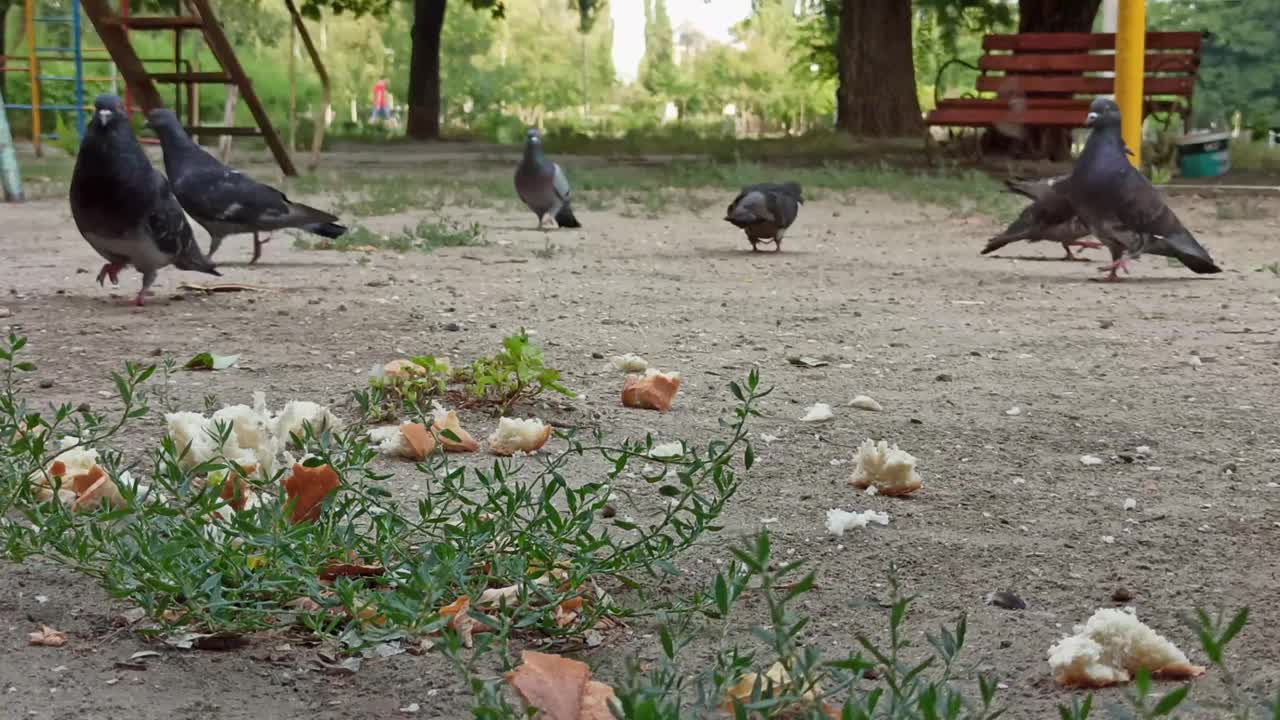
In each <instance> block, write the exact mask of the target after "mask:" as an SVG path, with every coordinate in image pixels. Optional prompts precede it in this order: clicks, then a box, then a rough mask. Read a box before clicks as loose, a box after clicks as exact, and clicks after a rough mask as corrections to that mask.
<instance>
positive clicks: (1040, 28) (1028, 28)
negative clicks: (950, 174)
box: [988, 0, 1102, 160]
mask: <svg viewBox="0 0 1280 720" xmlns="http://www.w3.org/2000/svg"><path fill="white" fill-rule="evenodd" d="M1101 4H1102V0H1018V32H1020V33H1028V32H1090V31H1092V30H1093V18H1094V16H1095V15H1097V14H1098V6H1099V5H1101ZM989 135H991V134H990V133H989ZM991 140H992V141H993V142H992V143H989V145H988V149H995V148H992V147H990V145H995V144H1000V141H999V140H998V139H997V138H995V137H992V138H991ZM1017 145H1019V146H1020V148H1019V149H1020V150H1021V151H1022V152H1023V153H1026V154H1028V155H1031V156H1033V157H1042V158H1048V159H1050V160H1069V159H1070V158H1071V131H1070V130H1069V129H1067V128H1025V134H1024V135H1023V137H1022V138H1021V139H1020V140H1019V142H1018V143H1017Z"/></svg>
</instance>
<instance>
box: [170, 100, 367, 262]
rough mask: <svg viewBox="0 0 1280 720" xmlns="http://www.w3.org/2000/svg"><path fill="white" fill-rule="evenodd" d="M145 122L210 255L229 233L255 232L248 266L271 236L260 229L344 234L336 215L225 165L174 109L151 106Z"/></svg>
mask: <svg viewBox="0 0 1280 720" xmlns="http://www.w3.org/2000/svg"><path fill="white" fill-rule="evenodd" d="M147 120H148V122H147V126H148V127H150V128H151V129H152V130H155V132H156V135H158V136H160V146H161V147H162V148H164V169H165V172H166V173H168V175H169V182H171V183H173V192H174V194H175V195H177V197H178V201H179V202H181V203H182V207H183V209H184V210H186V211H187V213H188V214H190V215H191V217H193V218H195V221H196V222H198V223H200V225H201V227H203V228H204V229H205V230H207V231H208V233H209V238H210V241H209V256H210V257H212V256H213V254H214V253H215V252H217V251H218V247H219V246H220V245H222V240H223V238H225V237H227V236H228V235H240V234H244V233H253V259H251V260H250V261H249V264H251V265H252V264H253V263H256V262H258V258H260V257H262V246H263V245H265V244H266V243H267V242H268V241H270V239H271V238H270V237H268V238H267V239H266V240H261V239H259V234H260V233H270V232H272V231H274V230H284V229H286V228H298V229H300V230H306V231H307V232H309V233H312V234H314V235H319V236H321V237H326V238H330V239H333V238H337V237H341V236H342V235H343V234H344V233H346V232H347V228H346V227H344V226H342V225H339V224H338V223H337V219H338V218H337V217H335V216H333V215H330V214H329V213H327V212H324V211H323V210H317V209H315V208H313V207H308V206H306V205H303V204H301V203H296V202H293V201H292V200H290V199H289V198H287V197H285V195H284V193H282V192H280V191H279V190H276V189H275V188H273V187H270V186H268V185H263V184H262V183H260V182H257V181H255V180H253V179H251V178H249V177H247V176H245V175H243V174H241V173H240V172H239V171H236V170H232V169H231V168H229V167H227V166H226V165H223V164H222V163H221V162H219V161H218V160H217V159H216V158H214V157H213V156H212V155H210V154H209V153H207V152H205V150H204V148H202V147H200V146H199V145H197V144H195V143H194V142H192V141H191V138H190V137H188V136H187V131H186V130H185V129H184V128H183V127H182V123H180V122H178V116H177V115H174V114H173V111H172V110H168V109H165V108H159V109H156V110H152V111H151V112H150V113H149V114H148V115H147Z"/></svg>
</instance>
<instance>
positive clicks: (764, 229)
mask: <svg viewBox="0 0 1280 720" xmlns="http://www.w3.org/2000/svg"><path fill="white" fill-rule="evenodd" d="M803 204H804V198H803V197H802V196H801V190H800V184H799V183H795V182H785V183H761V184H759V185H748V186H747V187H744V188H742V192H740V193H738V197H736V198H734V199H733V202H731V203H729V209H728V210H726V211H725V216H724V219H725V220H727V221H729V222H730V223H733V224H734V225H735V226H737V227H739V228H742V230H743V231H744V232H746V234H747V241H748V242H750V243H751V250H752V252H758V251H759V250H760V248H759V247H757V245H758V244H759V243H761V242H770V241H772V242H773V250H774V252H778V251H780V250H782V236H783V234H784V233H785V232H786V230H787V228H789V227H791V223H793V222H795V221H796V215H797V214H799V212H800V206H801V205H803Z"/></svg>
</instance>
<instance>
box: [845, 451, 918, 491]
mask: <svg viewBox="0 0 1280 720" xmlns="http://www.w3.org/2000/svg"><path fill="white" fill-rule="evenodd" d="M854 461H855V462H856V463H857V464H856V466H855V467H854V468H853V475H851V476H850V477H849V483H850V484H852V485H853V486H854V487H856V488H859V489H867V488H875V489H876V493H878V494H880V495H906V494H908V493H913V492H915V491H916V490H919V489H920V486H921V485H922V484H923V483H924V481H923V480H922V479H921V477H920V475H919V474H917V473H916V459H915V457H914V456H913V455H911V454H910V453H908V452H906V451H905V450H900V449H899V448H898V446H897V445H890V444H889V443H888V442H886V441H884V440H881V441H879V442H876V441H874V440H870V439H868V440H863V441H862V445H860V446H858V455H857V457H856V458H854Z"/></svg>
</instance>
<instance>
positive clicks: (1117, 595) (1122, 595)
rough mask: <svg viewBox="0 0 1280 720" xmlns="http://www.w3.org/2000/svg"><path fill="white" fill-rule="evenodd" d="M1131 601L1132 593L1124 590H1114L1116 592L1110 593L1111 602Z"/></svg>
mask: <svg viewBox="0 0 1280 720" xmlns="http://www.w3.org/2000/svg"><path fill="white" fill-rule="evenodd" d="M1132 599H1133V593H1131V592H1129V591H1128V590H1127V589H1125V588H1116V591H1115V592H1113V593H1111V600H1112V601H1113V602H1118V603H1127V602H1129V601H1130V600H1132Z"/></svg>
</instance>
